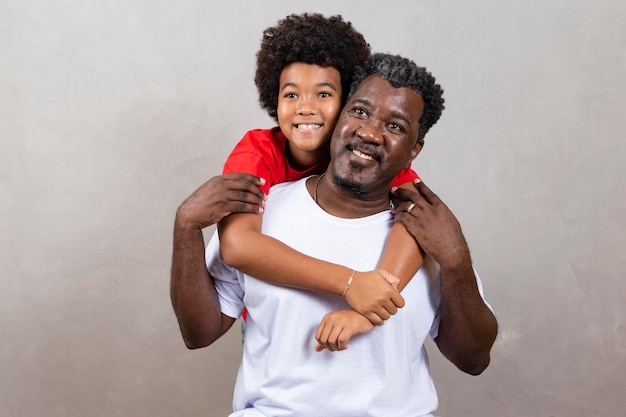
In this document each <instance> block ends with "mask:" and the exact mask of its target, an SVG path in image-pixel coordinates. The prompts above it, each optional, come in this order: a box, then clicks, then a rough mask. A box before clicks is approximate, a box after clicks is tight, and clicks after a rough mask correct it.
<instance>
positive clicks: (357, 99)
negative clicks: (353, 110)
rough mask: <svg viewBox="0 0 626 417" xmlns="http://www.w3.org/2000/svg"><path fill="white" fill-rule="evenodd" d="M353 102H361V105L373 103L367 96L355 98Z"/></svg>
mask: <svg viewBox="0 0 626 417" xmlns="http://www.w3.org/2000/svg"><path fill="white" fill-rule="evenodd" d="M352 103H353V104H361V105H364V106H370V107H371V105H372V102H371V101H369V100H368V99H366V98H355V99H354V100H352Z"/></svg>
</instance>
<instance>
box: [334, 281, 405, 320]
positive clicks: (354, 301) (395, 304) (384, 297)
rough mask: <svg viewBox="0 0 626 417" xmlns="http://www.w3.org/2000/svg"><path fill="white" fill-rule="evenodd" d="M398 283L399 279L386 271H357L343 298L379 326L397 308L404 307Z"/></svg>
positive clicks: (395, 311) (394, 312)
mask: <svg viewBox="0 0 626 417" xmlns="http://www.w3.org/2000/svg"><path fill="white" fill-rule="evenodd" d="M399 284H400V279H399V278H398V277H396V276H395V275H392V274H390V273H389V272H387V271H383V270H376V271H368V272H357V273H356V274H355V276H354V279H353V280H352V284H351V285H350V289H349V290H348V291H347V292H346V294H345V299H346V301H347V302H348V304H349V305H350V307H352V308H353V309H354V310H355V311H356V312H357V313H360V314H362V315H363V316H365V318H367V319H368V320H369V321H370V322H371V323H372V324H374V325H377V326H381V325H382V324H383V323H384V321H385V320H387V319H388V318H389V317H391V316H392V315H393V314H396V313H397V312H398V308H402V307H404V298H403V297H402V295H400V291H399V290H398V288H399Z"/></svg>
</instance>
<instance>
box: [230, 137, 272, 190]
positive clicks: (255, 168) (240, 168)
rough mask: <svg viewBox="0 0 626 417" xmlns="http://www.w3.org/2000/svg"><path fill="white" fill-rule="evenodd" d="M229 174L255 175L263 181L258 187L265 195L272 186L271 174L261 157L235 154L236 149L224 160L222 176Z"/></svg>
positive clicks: (242, 153)
mask: <svg viewBox="0 0 626 417" xmlns="http://www.w3.org/2000/svg"><path fill="white" fill-rule="evenodd" d="M231 172H245V173H246V174H251V175H256V176H257V177H259V178H264V179H265V184H264V185H263V186H262V187H260V188H261V191H263V192H264V193H265V194H268V193H269V190H270V186H271V185H272V184H273V179H272V173H271V171H270V169H269V168H268V166H267V164H266V163H265V160H264V158H263V156H262V155H259V154H255V153H252V152H237V148H235V149H234V150H233V152H232V153H231V154H230V155H229V156H228V159H226V163H224V169H223V170H222V174H228V173H231Z"/></svg>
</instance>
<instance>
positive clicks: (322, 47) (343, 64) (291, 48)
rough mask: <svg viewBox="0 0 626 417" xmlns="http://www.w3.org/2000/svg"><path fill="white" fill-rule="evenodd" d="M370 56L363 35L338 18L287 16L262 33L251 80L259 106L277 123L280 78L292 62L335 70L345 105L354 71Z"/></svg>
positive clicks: (312, 15) (314, 14) (319, 15)
mask: <svg viewBox="0 0 626 417" xmlns="http://www.w3.org/2000/svg"><path fill="white" fill-rule="evenodd" d="M370 53H371V51H370V46H369V44H368V43H367V42H366V41H365V38H364V37H363V35H361V33H359V32H357V31H356V30H355V29H354V28H353V27H352V24H351V23H350V22H346V21H344V20H343V18H342V17H341V16H340V15H336V16H331V17H325V16H323V15H322V14H319V13H304V14H302V15H296V14H292V15H289V16H287V17H285V18H284V19H282V20H280V21H279V22H278V23H277V24H276V26H272V27H269V28H267V29H265V31H263V39H262V40H261V47H260V49H259V51H258V52H257V54H256V58H257V66H256V74H255V76H254V83H255V84H256V87H257V90H258V92H259V104H260V105H261V108H263V109H265V110H266V111H267V113H268V114H269V115H270V117H273V118H274V119H275V120H277V106H278V90H279V83H280V74H281V72H282V70H283V69H284V68H285V67H286V66H287V65H289V64H291V63H294V62H302V63H306V64H314V65H319V66H325V67H333V68H335V69H337V70H338V71H339V74H340V76H341V88H342V99H343V100H342V102H345V98H346V97H347V93H348V89H349V88H350V84H351V83H352V75H353V73H354V69H355V67H356V66H357V65H360V64H363V63H364V62H365V60H366V59H367V58H368V57H369V56H370Z"/></svg>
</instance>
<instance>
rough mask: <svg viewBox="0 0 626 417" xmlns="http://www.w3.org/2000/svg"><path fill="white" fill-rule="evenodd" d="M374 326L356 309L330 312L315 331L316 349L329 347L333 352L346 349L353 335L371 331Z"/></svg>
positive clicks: (318, 350) (317, 350)
mask: <svg viewBox="0 0 626 417" xmlns="http://www.w3.org/2000/svg"><path fill="white" fill-rule="evenodd" d="M373 328H374V325H373V324H372V323H370V321H369V320H368V319H366V318H365V317H363V316H362V315H361V314H359V313H357V312H356V311H354V310H340V311H333V312H332V313H328V314H326V315H325V316H324V318H323V319H322V322H321V323H320V325H319V326H318V327H317V331H316V332H315V339H316V340H317V344H316V345H315V351H316V352H321V351H322V350H324V349H328V350H330V351H331V352H334V351H337V350H345V349H347V348H348V341H349V340H350V338H351V337H352V336H354V335H355V334H359V333H365V332H369V331H370V330H372V329H373Z"/></svg>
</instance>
